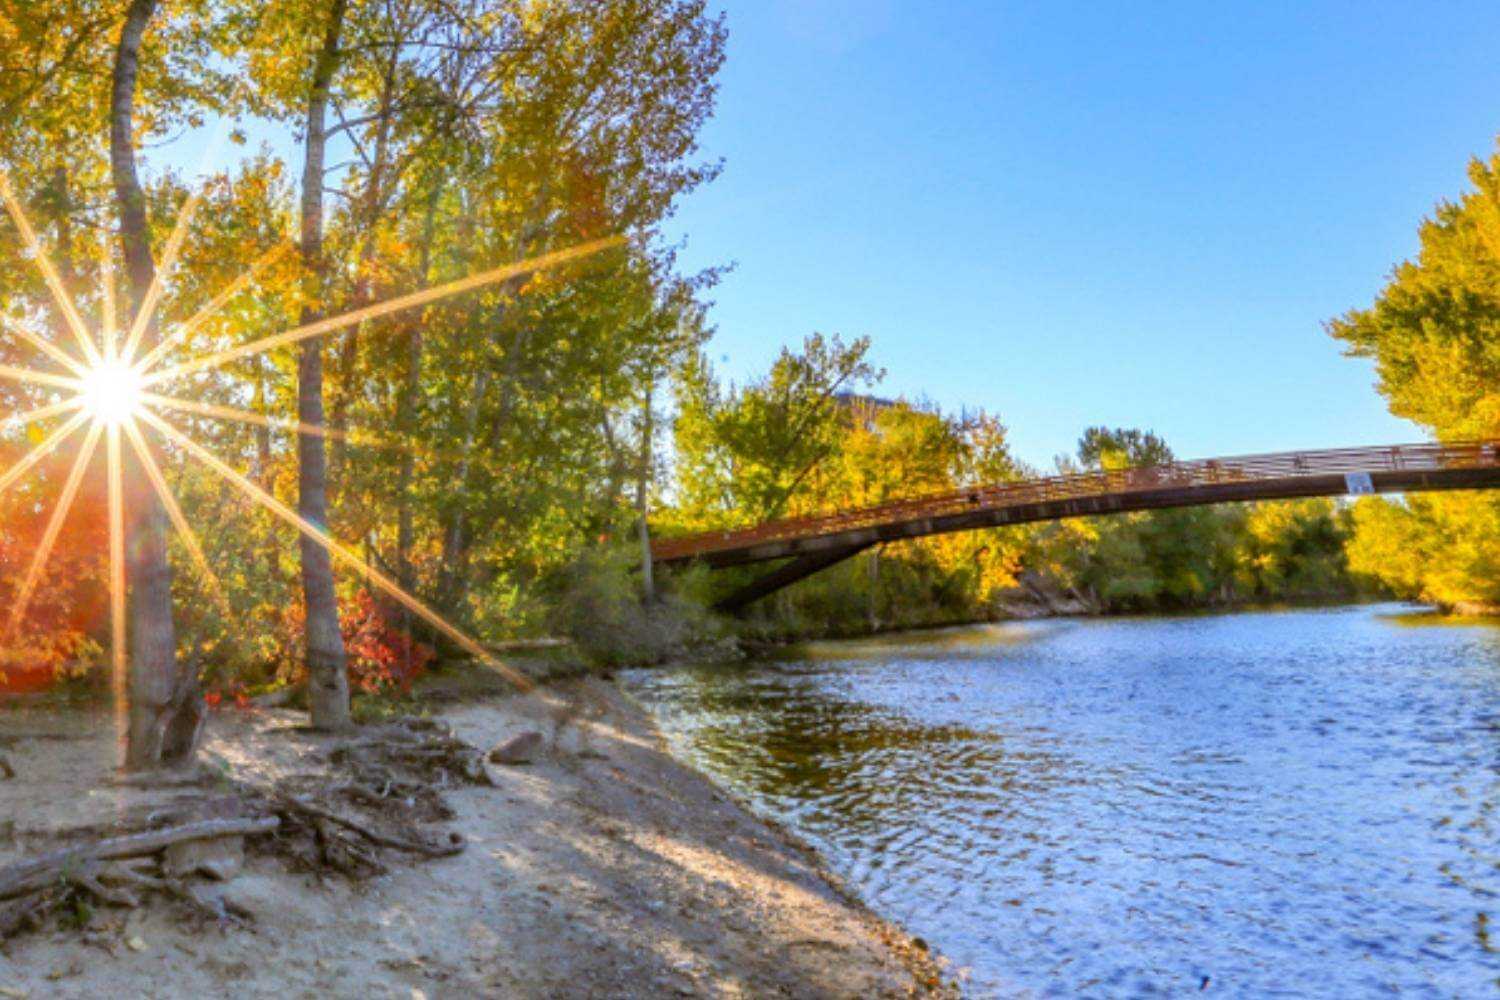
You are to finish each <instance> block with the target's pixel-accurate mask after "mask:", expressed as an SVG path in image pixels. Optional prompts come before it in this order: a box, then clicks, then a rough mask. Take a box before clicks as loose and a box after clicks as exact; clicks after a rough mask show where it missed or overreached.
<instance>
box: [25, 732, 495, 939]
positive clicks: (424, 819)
mask: <svg viewBox="0 0 1500 1000" xmlns="http://www.w3.org/2000/svg"><path fill="white" fill-rule="evenodd" d="M327 762H328V766H327V767H326V768H323V769H321V770H319V771H317V772H315V773H308V774H301V775H296V776H293V777H292V778H291V779H289V780H287V781H284V782H282V783H280V784H278V787H276V788H256V787H251V786H248V785H240V786H238V787H236V788H235V789H234V790H233V791H232V792H231V793H230V794H218V795H214V796H209V795H207V794H206V793H205V794H201V795H190V796H185V797H183V798H179V799H177V800H174V802H173V804H172V805H171V806H170V807H168V808H166V809H162V808H160V807H157V808H156V809H154V810H150V811H142V812H136V813H133V814H130V815H128V816H127V817H125V818H122V819H118V820H116V821H115V822H113V823H112V824H111V825H110V826H109V827H107V828H103V829H100V828H94V829H82V830H80V829H75V830H72V831H70V832H69V834H68V835H67V836H68V837H69V838H70V839H81V840H82V842H81V843H78V844H75V845H73V846H69V847H66V848H63V849H60V850H56V851H53V852H51V853H48V854H44V855H41V856H39V857H35V858H32V859H29V860H26V861H22V862H19V863H17V864H12V865H9V866H6V867H0V941H3V940H4V939H5V938H7V937H10V936H12V935H15V934H18V933H21V932H24V931H26V930H30V929H35V928H38V927H40V926H42V925H43V924H44V923H45V922H46V921H47V919H48V918H49V917H50V916H53V915H60V916H62V917H64V921H63V922H64V923H66V922H67V919H66V918H67V917H68V916H69V915H71V916H72V918H73V919H74V920H76V921H77V923H78V924H79V926H83V925H84V924H86V923H87V922H88V917H89V915H90V914H91V913H92V912H93V911H94V910H95V909H98V908H100V907H120V908H129V909H134V908H137V907H139V906H141V905H143V904H144V903H145V902H146V901H147V900H148V899H149V898H153V897H164V898H168V899H172V900H175V901H176V902H177V903H178V904H179V905H181V906H182V907H183V908H184V914H185V916H187V917H188V918H191V919H196V920H201V921H204V922H208V923H211V924H215V925H217V926H220V927H223V926H227V925H229V924H233V923H236V922H246V921H249V920H250V919H251V915H250V914H249V913H248V912H246V911H244V910H243V909H241V908H239V907H236V906H235V905H234V904H233V903H232V902H231V901H228V900H225V899H222V898H211V897H207V896H204V895H203V894H200V893H199V892H198V891H196V890H195V889H194V887H193V885H192V884H191V881H190V879H191V878H192V877H193V876H194V875H195V874H197V872H198V871H199V870H201V871H203V872H206V873H209V874H214V873H215V872H216V869H215V868H213V867H212V865H211V864H208V865H205V864H203V863H202V862H200V861H199V860H197V859H196V854H197V850H196V849H192V848H184V847H181V846H179V845H188V844H191V843H192V842H195V841H201V842H212V841H234V842H235V845H236V846H235V849H234V865H235V866H237V865H238V863H239V860H238V851H239V847H238V844H239V842H240V839H242V840H243V841H244V842H248V844H249V845H250V846H252V847H254V848H255V849H256V851H257V852H258V853H260V854H262V855H269V856H272V857H276V858H279V859H281V860H282V861H283V862H286V863H290V864H292V865H293V866H294V867H297V868H299V869H301V870H305V871H309V872H312V873H314V874H316V875H319V876H322V875H326V874H335V875H341V876H343V877H345V878H348V879H351V880H356V881H358V880H364V879H367V878H371V877H373V876H377V875H381V874H384V873H385V872H386V871H388V870H389V868H388V864H389V856H390V855H392V854H398V855H405V856H409V857H416V858H418V859H434V858H443V857H450V856H452V855H455V854H458V853H460V852H461V851H463V850H464V846H465V844H464V841H463V838H462V837H460V836H459V835H458V834H456V833H451V832H449V833H442V834H439V835H437V836H434V835H433V834H432V832H431V831H430V830H429V829H428V827H429V826H430V824H432V823H434V822H438V821H442V820H447V819H451V818H452V817H453V811H452V809H451V808H450V807H449V805H448V804H447V802H446V801H445V800H444V798H443V796H442V791H443V790H444V789H446V788H451V787H454V786H456V785H460V784H492V783H493V782H492V780H491V777H490V774H489V772H488V771H487V769H486V765H485V761H484V755H483V753H482V752H481V751H479V750H478V749H476V748H474V747H472V746H470V745H469V744H467V743H465V742H464V741H462V740H460V739H458V738H457V737H456V736H454V734H453V732H452V730H451V729H449V728H448V727H447V726H446V725H443V724H442V723H439V722H434V721H430V720H425V719H402V720H397V721H395V722H390V723H386V724H383V725H381V726H378V727H370V728H368V729H366V730H363V731H362V732H361V733H360V734H359V736H358V737H357V738H355V739H351V740H346V741H344V742H341V743H339V744H337V745H335V746H333V747H332V748H331V749H330V750H329V752H328V756H327ZM3 764H4V762H3V760H0V765H3ZM0 773H3V771H0ZM192 783H193V777H192V775H190V774H187V773H185V772H178V773H176V774H174V775H168V776H167V780H165V781H161V782H159V783H158V782H156V781H152V782H151V784H152V785H153V786H157V785H158V784H160V785H170V786H178V785H185V784H192ZM182 850H188V851H189V852H190V853H189V855H188V856H189V858H190V860H189V861H188V862H186V864H185V865H184V864H182V863H178V862H176V861H174V858H173V851H182ZM219 877H223V876H222V875H220V876H219Z"/></svg>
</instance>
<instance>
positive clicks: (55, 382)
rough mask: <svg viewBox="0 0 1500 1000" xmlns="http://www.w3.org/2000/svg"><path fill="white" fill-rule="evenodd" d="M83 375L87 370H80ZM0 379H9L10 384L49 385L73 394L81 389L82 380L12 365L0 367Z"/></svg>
mask: <svg viewBox="0 0 1500 1000" xmlns="http://www.w3.org/2000/svg"><path fill="white" fill-rule="evenodd" d="M80 370H81V371H82V372H83V374H85V375H87V374H88V369H87V368H83V369H80ZM0 378H6V379H10V380H11V381H12V382H30V383H32V384H33V385H50V386H55V387H56V388H59V389H72V390H74V391H75V392H76V391H77V390H79V389H81V388H83V379H82V378H70V377H69V376H67V375H53V374H52V373H51V372H38V371H32V370H31V369H30V368H17V367H15V366H14V365H0Z"/></svg>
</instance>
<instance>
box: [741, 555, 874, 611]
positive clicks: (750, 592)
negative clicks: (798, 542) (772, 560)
mask: <svg viewBox="0 0 1500 1000" xmlns="http://www.w3.org/2000/svg"><path fill="white" fill-rule="evenodd" d="M873 544H874V542H873V541H869V542H856V543H854V544H852V545H842V546H839V547H838V548H832V549H824V550H822V551H821V552H809V553H807V554H806V555H803V556H798V557H797V558H796V559H793V560H792V561H791V562H789V563H787V564H785V565H784V566H780V567H778V568H776V569H774V570H772V571H771V572H769V573H767V574H766V575H765V576H762V577H760V578H759V579H757V580H753V581H751V582H750V583H747V584H745V585H744V586H743V587H741V588H740V589H739V590H736V591H735V592H734V593H732V594H730V595H729V596H728V597H726V598H724V599H723V600H722V601H720V602H719V603H718V604H715V605H714V610H715V611H718V612H721V613H723V614H726V615H737V614H739V613H740V612H741V611H743V610H744V609H745V608H746V607H747V606H748V605H750V604H752V603H754V602H755V601H758V600H760V599H761V598H762V597H765V596H766V595H767V594H774V593H776V591H778V590H780V589H781V588H783V587H789V586H791V585H792V584H794V583H796V582H797V581H798V580H801V579H803V578H804V577H809V576H812V575H813V574H814V573H816V572H818V571H819V570H824V569H827V568H828V567H829V566H832V565H833V564H835V563H841V562H843V561H844V560H845V559H848V558H849V557H851V556H855V555H858V554H859V553H861V552H863V551H864V550H865V549H867V548H869V547H870V546H871V545H873Z"/></svg>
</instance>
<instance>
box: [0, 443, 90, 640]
mask: <svg viewBox="0 0 1500 1000" xmlns="http://www.w3.org/2000/svg"><path fill="white" fill-rule="evenodd" d="M103 429H104V425H103V424H101V423H99V422H97V421H95V422H94V423H92V424H90V425H89V430H88V436H87V437H85V438H84V439H83V447H82V448H80V449H78V457H77V458H76V459H74V461H73V468H72V469H71V470H69V472H68V479H67V482H65V483H64V484H63V489H62V494H61V495H60V496H59V497H58V498H57V506H56V507H55V508H54V509H53V511H52V516H51V518H49V519H48V521H47V528H46V530H45V531H44V532H43V533H42V541H41V543H40V544H39V545H38V546H37V547H36V554H35V555H33V556H32V559H31V565H30V566H28V567H27V568H26V578H25V579H24V580H22V581H21V588H20V590H18V591H17V592H16V596H15V598H14V603H13V604H12V605H11V609H10V625H9V627H8V629H7V634H9V635H11V636H14V635H15V634H16V629H17V628H19V627H20V625H21V621H22V620H23V619H24V618H25V617H26V607H27V605H29V604H30V603H31V595H32V593H33V592H34V591H35V590H36V585H37V583H38V582H39V581H40V580H41V578H42V570H43V569H44V568H45V567H46V565H47V558H48V557H49V556H50V555H52V546H54V545H56V544H57V536H58V533H59V532H61V531H62V526H63V522H64V521H66V520H67V518H68V511H70V510H71V509H72V507H73V499H74V497H76V496H77V495H78V486H79V484H80V483H82V482H83V474H84V472H86V471H87V470H88V465H89V462H90V461H91V460H92V459H93V457H94V451H95V448H96V447H97V446H98V444H99V434H100V432H101V431H102V430H103Z"/></svg>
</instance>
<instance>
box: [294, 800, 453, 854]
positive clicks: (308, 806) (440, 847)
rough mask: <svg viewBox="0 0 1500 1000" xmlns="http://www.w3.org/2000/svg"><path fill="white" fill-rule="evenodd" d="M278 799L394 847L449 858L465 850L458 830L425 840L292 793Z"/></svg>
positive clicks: (309, 815)
mask: <svg viewBox="0 0 1500 1000" xmlns="http://www.w3.org/2000/svg"><path fill="white" fill-rule="evenodd" d="M276 803H277V804H278V805H280V806H282V807H284V808H286V809H289V810H291V811H292V812H296V813H301V814H302V815H304V816H308V817H311V818H312V819H314V820H323V821H324V822H326V823H332V824H334V825H335V826H340V827H343V828H344V829H345V830H349V831H351V832H353V833H357V834H359V835H360V836H361V837H363V838H364V839H365V840H368V841H369V842H370V843H372V844H375V845H377V846H379V847H389V848H390V849H392V850H395V851H407V852H409V853H411V854H421V855H423V856H425V857H429V858H447V857H452V856H453V855H455V854H462V853H463V850H464V846H465V845H464V839H463V837H462V836H460V835H459V834H456V833H451V834H449V835H448V843H446V844H423V843H419V842H417V841H414V840H403V839H401V838H400V837H391V836H387V835H386V834H383V833H381V832H379V831H378V830H372V829H371V828H370V827H368V826H366V825H364V824H363V823H359V822H357V821H355V820H352V819H349V818H348V817H347V816H340V815H339V814H338V813H336V812H333V811H332V810H330V809H324V808H323V807H322V806H315V805H313V804H312V803H311V802H306V801H304V800H302V799H298V798H293V797H292V796H290V795H281V796H278V797H277V798H276Z"/></svg>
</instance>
